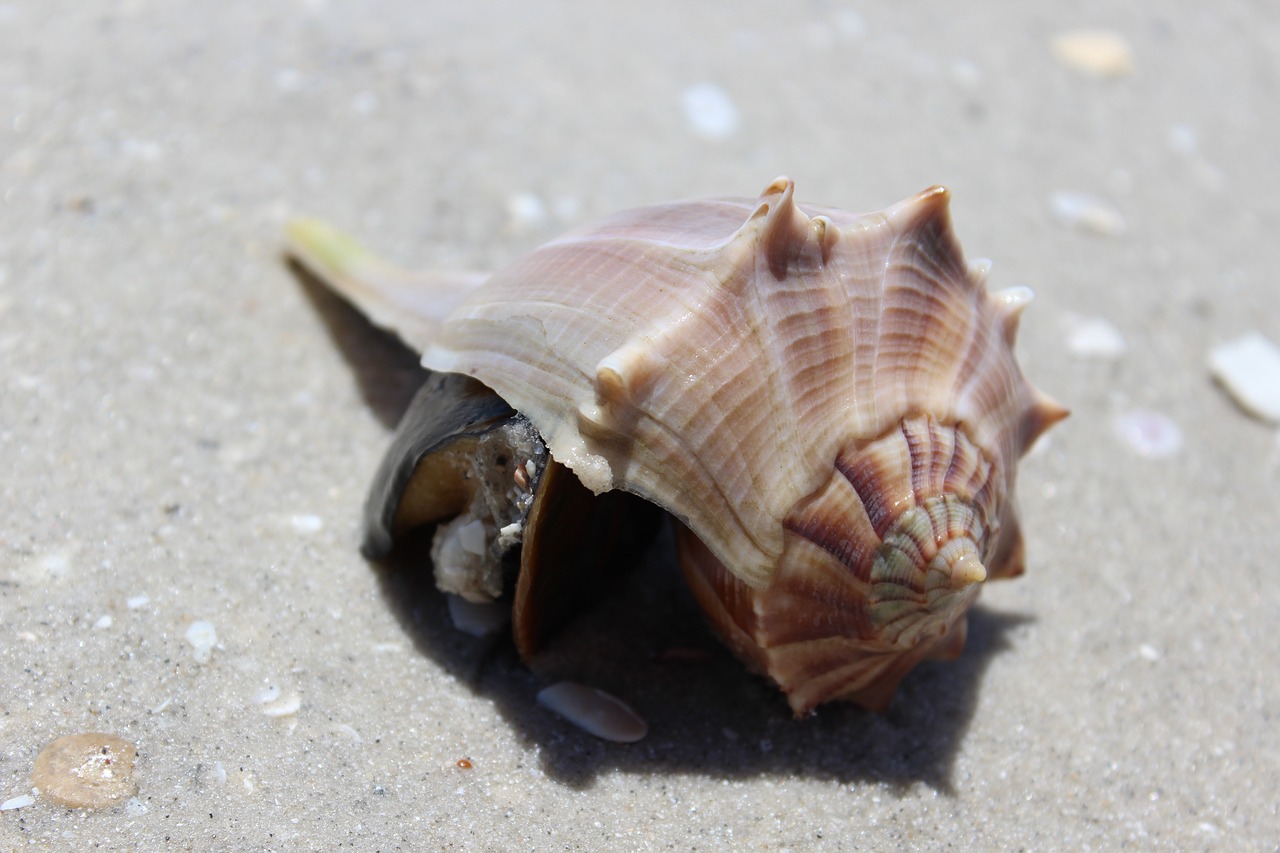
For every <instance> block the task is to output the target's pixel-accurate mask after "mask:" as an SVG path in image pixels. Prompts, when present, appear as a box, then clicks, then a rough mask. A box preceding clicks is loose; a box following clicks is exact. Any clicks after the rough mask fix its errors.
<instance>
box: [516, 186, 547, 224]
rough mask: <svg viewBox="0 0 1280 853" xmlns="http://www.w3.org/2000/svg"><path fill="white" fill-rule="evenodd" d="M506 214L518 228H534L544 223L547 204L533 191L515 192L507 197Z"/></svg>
mask: <svg viewBox="0 0 1280 853" xmlns="http://www.w3.org/2000/svg"><path fill="white" fill-rule="evenodd" d="M507 216H509V217H511V224H512V226H513V227H515V228H518V229H534V228H538V227H539V226H542V225H544V224H546V221H547V206H546V204H544V203H543V201H542V198H541V197H539V196H537V195H535V194H534V193H516V194H515V195H513V196H511V197H510V198H509V199H507Z"/></svg>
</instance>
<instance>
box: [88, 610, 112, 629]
mask: <svg viewBox="0 0 1280 853" xmlns="http://www.w3.org/2000/svg"><path fill="white" fill-rule="evenodd" d="M114 622H115V620H114V619H112V618H111V614H110V613H105V614H103V615H102V616H99V617H98V621H97V622H94V623H93V627H95V628H110V627H111V625H112V624H113V623H114Z"/></svg>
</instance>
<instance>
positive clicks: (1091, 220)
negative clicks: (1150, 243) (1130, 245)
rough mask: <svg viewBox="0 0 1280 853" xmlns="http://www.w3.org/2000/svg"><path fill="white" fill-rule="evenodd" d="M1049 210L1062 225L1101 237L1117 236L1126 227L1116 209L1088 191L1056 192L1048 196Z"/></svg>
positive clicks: (1122, 217)
mask: <svg viewBox="0 0 1280 853" xmlns="http://www.w3.org/2000/svg"><path fill="white" fill-rule="evenodd" d="M1049 210H1050V211H1051V212H1052V213H1053V218H1054V219H1056V220H1058V222H1059V223H1061V224H1062V225H1067V226H1070V227H1072V228H1079V229H1080V230H1081V231H1088V232H1089V233H1091V234H1098V235H1101V236H1103V237H1119V236H1120V235H1121V234H1123V233H1124V232H1125V229H1126V227H1127V226H1126V224H1125V221H1124V216H1122V215H1121V214H1120V212H1119V211H1118V210H1116V209H1115V208H1114V207H1112V206H1111V205H1109V204H1108V203H1107V202H1105V201H1103V200H1102V199H1100V198H1098V197H1097V196H1092V195H1089V194H1088V193H1078V192H1070V191H1066V190H1063V191H1060V192H1056V193H1054V194H1053V195H1051V196H1049Z"/></svg>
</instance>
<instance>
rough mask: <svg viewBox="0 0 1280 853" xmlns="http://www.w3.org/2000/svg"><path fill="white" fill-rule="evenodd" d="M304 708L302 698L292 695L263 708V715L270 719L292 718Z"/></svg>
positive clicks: (295, 694) (269, 703)
mask: <svg viewBox="0 0 1280 853" xmlns="http://www.w3.org/2000/svg"><path fill="white" fill-rule="evenodd" d="M301 707H302V697H301V696H299V695H298V694H297V693H291V694H289V695H288V696H286V697H284V698H283V699H276V700H275V701H274V702H268V703H267V704H265V705H263V706H262V713H264V714H266V715H267V716H268V717H291V716H293V715H294V714H296V713H298V709H299V708H301Z"/></svg>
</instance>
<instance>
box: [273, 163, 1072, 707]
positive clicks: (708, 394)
mask: <svg viewBox="0 0 1280 853" xmlns="http://www.w3.org/2000/svg"><path fill="white" fill-rule="evenodd" d="M793 191H794V185H793V183H792V182H791V181H790V180H789V179H786V178H779V179H777V180H776V181H774V182H773V183H772V184H770V185H769V186H768V187H766V188H765V190H764V192H763V193H762V194H761V195H760V197H759V198H758V199H756V200H754V201H752V200H747V199H708V200H698V201H684V202H675V203H671V204H665V205H658V206H654V207H646V208H641V209H638V210H631V211H626V212H623V213H619V214H616V215H614V216H612V217H610V218H608V219H605V220H604V221H602V222H600V223H597V224H595V225H590V226H587V227H584V228H581V229H579V230H577V231H574V232H571V233H569V234H567V235H565V236H563V237H561V238H560V239H558V240H555V241H553V242H551V243H548V244H547V245H545V246H543V247H541V248H539V249H537V250H535V251H534V252H532V253H531V254H529V255H527V256H525V257H524V258H523V259H521V260H519V261H517V262H516V263H515V264H514V265H512V266H511V267H509V268H508V269H506V270H503V271H502V272H499V273H496V274H494V275H492V276H489V277H485V276H482V275H476V274H435V275H429V276H417V277H414V276H408V275H404V274H399V273H397V272H396V271H394V270H392V269H390V268H388V267H386V266H384V265H381V264H379V263H377V262H376V261H374V260H372V259H371V258H370V257H369V256H368V255H367V253H364V252H362V251H361V250H359V249H358V248H357V247H355V246H354V244H351V243H350V242H348V241H346V240H345V239H344V238H342V237H340V236H339V235H336V234H335V233H334V232H332V231H330V230H328V229H327V228H325V227H324V226H321V225H319V224H318V223H315V222H313V221H300V222H298V223H295V224H294V225H293V226H292V228H291V235H292V240H293V247H294V249H293V250H294V253H295V254H296V255H297V256H298V257H299V258H300V259H301V260H302V261H303V262H304V263H305V264H306V265H307V266H309V267H310V268H311V269H313V270H314V271H315V272H317V273H318V274H319V275H320V276H321V277H322V278H324V279H326V280H327V281H328V282H329V283H330V285H331V286H332V287H334V288H335V289H336V290H337V291H338V292H340V293H342V294H343V295H344V296H346V297H347V298H348V299H349V300H350V301H352V302H353V303H355V305H356V306H357V307H359V308H360V309H361V310H362V311H363V312H364V313H365V314H367V315H368V316H369V317H370V318H371V319H372V320H373V321H374V322H376V323H378V324H380V325H383V326H386V327H388V328H391V329H393V330H395V331H396V332H398V333H399V334H400V335H401V337H402V338H403V339H404V340H405V341H406V342H407V343H409V344H410V345H411V346H413V347H415V348H417V349H418V350H419V351H421V352H422V354H423V355H422V363H423V364H424V365H425V366H427V367H429V368H431V369H432V370H434V371H439V372H442V373H448V374H465V375H466V376H468V377H472V378H474V379H475V380H478V381H479V383H482V384H483V386H486V387H487V388H488V389H491V390H492V391H493V392H496V394H497V395H498V396H499V397H500V398H501V401H505V403H506V404H509V405H510V407H511V408H512V409H513V410H514V411H515V412H518V413H519V415H520V416H522V417H523V418H526V419H527V420H528V422H529V423H530V424H532V427H533V428H534V429H535V430H536V433H537V435H538V436H540V437H541V439H542V440H543V441H545V445H546V448H547V449H548V450H549V452H550V457H551V459H552V460H553V461H554V462H555V463H559V464H560V465H563V466H564V467H565V468H567V469H568V470H569V471H571V472H572V474H573V475H575V476H576V479H577V480H578V481H580V482H581V484H582V485H584V486H585V487H586V488H587V489H589V490H590V491H591V492H593V493H596V494H604V493H609V492H611V491H613V490H623V491H625V492H629V493H631V494H634V495H638V496H639V497H641V498H644V499H645V500H646V501H649V502H651V503H653V504H656V505H657V506H658V507H661V508H662V509H664V510H666V511H667V512H669V513H670V514H671V515H672V516H674V517H675V519H676V520H677V522H678V524H677V544H678V550H679V557H680V562H681V565H682V567H683V570H684V573H685V576H686V578H687V580H688V583H689V585H690V587H691V589H692V590H693V593H694V595H695V597H696V598H697V600H698V602H699V604H700V605H701V607H702V608H703V610H704V611H705V613H706V614H707V616H708V617H709V619H710V621H711V623H712V624H713V625H714V627H715V629H716V630H717V631H718V633H719V634H720V635H721V637H722V638H723V639H724V640H725V641H726V642H727V643H728V645H729V646H730V647H731V648H732V649H733V650H734V651H735V652H736V653H737V654H738V655H739V656H740V657H741V658H742V659H744V660H745V661H746V662H747V663H748V664H749V665H751V666H752V667H753V668H755V669H756V670H758V671H760V672H763V673H765V674H767V675H768V676H769V677H770V678H772V679H773V680H774V681H775V682H776V683H777V684H778V685H779V686H780V687H781V688H782V690H783V691H785V693H786V695H787V699H788V701H789V703H790V705H791V707H792V709H793V710H794V711H795V713H796V714H803V713H806V712H808V711H809V710H811V709H813V708H814V707H815V706H817V705H818V704H819V703H822V702H825V701H827V700H830V699H836V698H847V699H851V700H853V701H855V702H858V703H859V704H862V705H864V706H866V707H869V708H876V709H878V708H883V707H884V706H885V705H886V704H887V703H888V701H889V699H890V698H891V696H892V694H893V692H894V690H895V688H896V686H897V684H898V682H899V681H900V680H901V678H902V677H903V676H904V675H905V674H906V673H907V672H908V671H909V670H910V669H911V668H912V667H913V666H915V664H916V663H918V662H919V661H921V660H923V659H925V658H930V657H951V656H954V655H957V654H959V652H960V649H961V648H962V646H963V643H964V628H965V615H964V614H965V611H966V610H967V608H968V607H969V606H970V604H972V602H973V601H974V599H975V598H976V597H977V594H978V590H979V588H980V585H981V582H982V581H983V580H985V579H987V578H999V577H1007V576H1011V575H1016V574H1019V573H1021V572H1022V569H1023V563H1022V540H1021V535H1020V533H1019V529H1018V523H1017V517H1016V515H1015V511H1014V501H1013V492H1014V477H1015V473H1016V463H1017V459H1018V457H1019V456H1020V455H1021V454H1022V453H1023V452H1024V451H1025V450H1026V449H1027V447H1028V446H1029V445H1030V444H1031V443H1032V442H1033V441H1034V440H1035V438H1036V437H1037V436H1039V435H1040V434H1041V433H1042V432H1043V431H1044V430H1045V429H1047V428H1048V427H1049V426H1050V425H1052V424H1053V423H1054V422H1056V421H1058V420H1059V419H1061V418H1063V417H1065V415H1066V411H1065V410H1064V409H1063V408H1061V407H1060V406H1058V405H1057V404H1055V403H1053V402H1052V401H1051V400H1049V399H1048V398H1047V397H1045V396H1044V395H1042V394H1041V393H1040V392H1038V391H1037V390H1036V389H1035V388H1033V387H1032V386H1031V384H1030V383H1029V382H1028V381H1027V380H1026V379H1025V378H1023V376H1022V373H1021V372H1020V370H1019V369H1018V366H1017V364H1016V362H1015V360H1014V353H1013V342H1014V335H1015V332H1016V329H1017V324H1018V316H1019V313H1020V312H1021V310H1022V308H1023V307H1024V306H1025V305H1026V303H1027V302H1028V300H1029V299H1030V292H1029V291H1027V290H1026V289H1025V288H1015V289H1013V290H1008V291H1003V292H1000V293H995V294H991V293H988V291H987V289H986V287H985V283H984V282H985V278H986V271H987V264H986V263H985V262H975V263H973V264H969V265H966V263H965V261H964V258H963V255H962V253H961V250H960V246H959V244H958V243H957V241H956V238H955V236H954V234H953V232H952V229H951V222H950V217H949V214H948V199H949V193H948V191H947V190H946V189H945V188H942V187H933V188H931V189H928V190H925V191H924V192H922V193H920V194H919V195H917V196H915V197H914V198H911V199H908V200H906V201H904V202H901V203H899V204H897V205H895V206H893V207H891V208H889V209H887V210H884V211H881V212H879V213H871V214H851V213H847V212H844V211H841V210H835V209H830V208H823V207H816V206H811V205H798V204H797V203H796V202H795V200H794V198H793ZM406 476H407V475H406ZM401 479H402V480H403V479H405V478H403V477H402V478H401ZM401 485H403V483H401ZM454 511H457V510H454ZM544 535H545V534H544ZM517 621H518V615H517ZM522 651H525V649H522Z"/></svg>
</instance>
